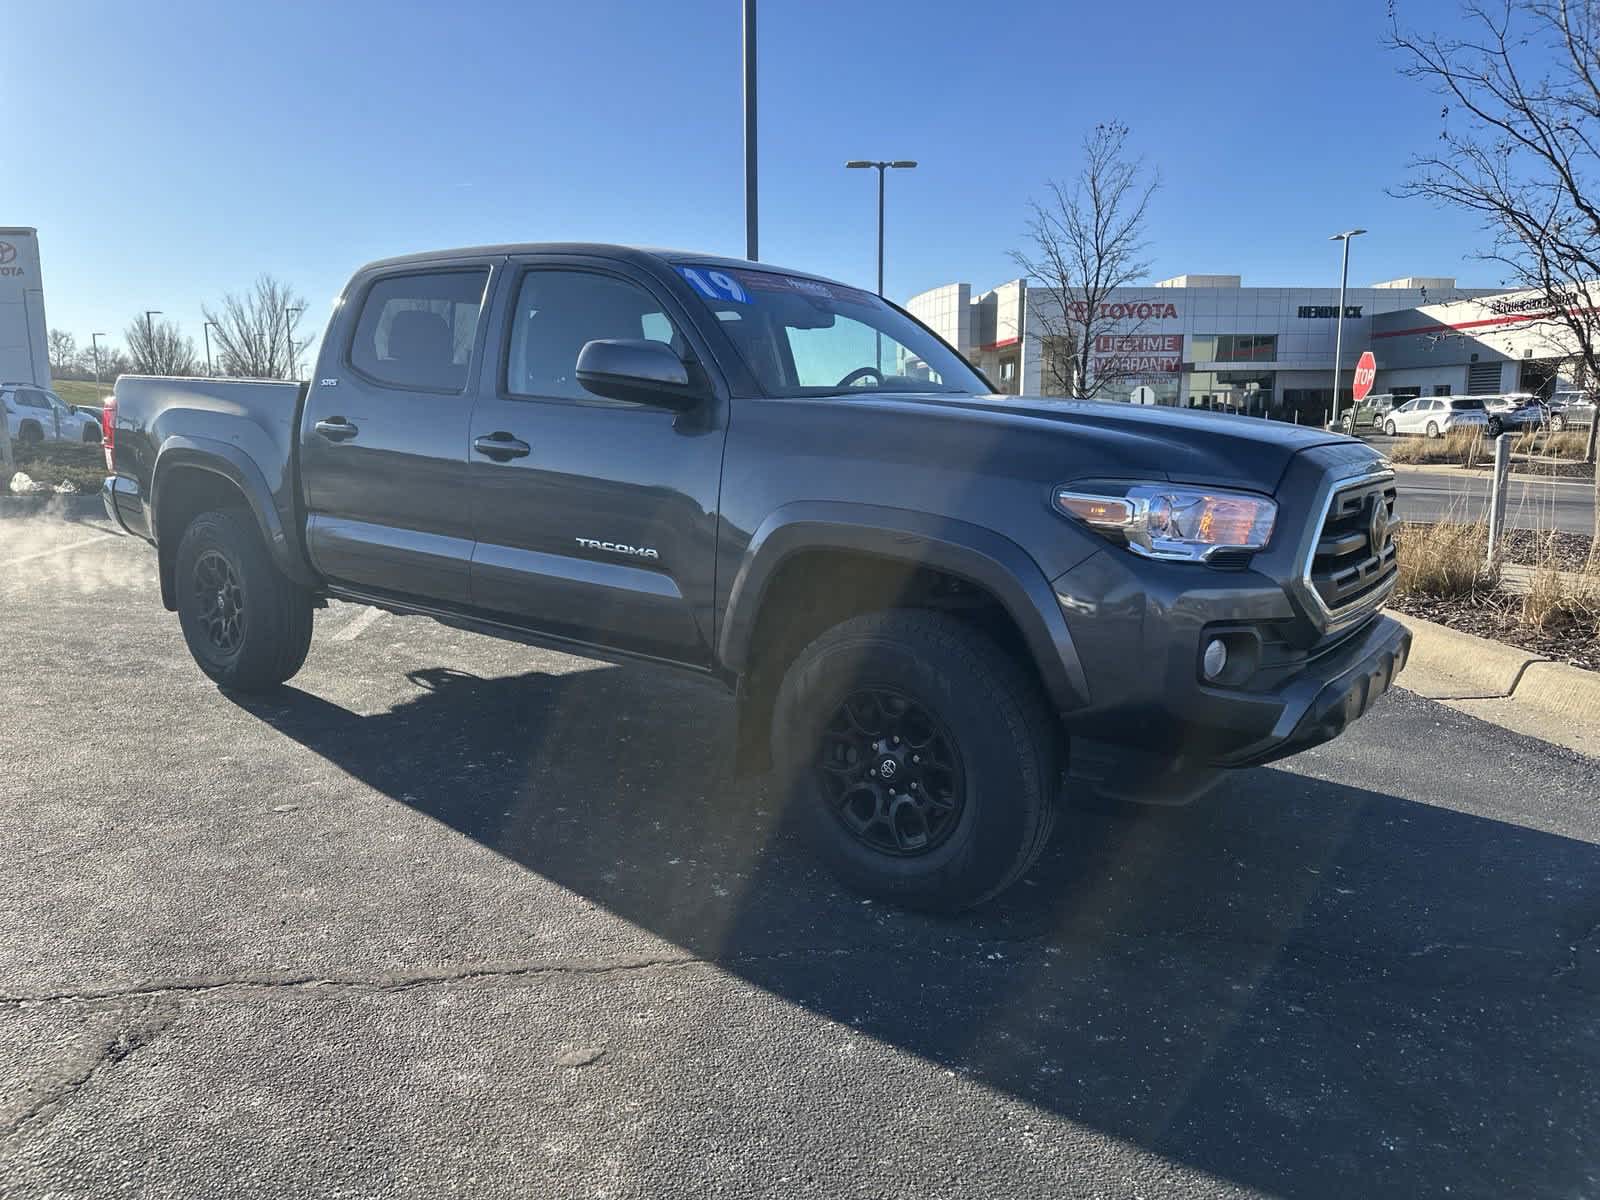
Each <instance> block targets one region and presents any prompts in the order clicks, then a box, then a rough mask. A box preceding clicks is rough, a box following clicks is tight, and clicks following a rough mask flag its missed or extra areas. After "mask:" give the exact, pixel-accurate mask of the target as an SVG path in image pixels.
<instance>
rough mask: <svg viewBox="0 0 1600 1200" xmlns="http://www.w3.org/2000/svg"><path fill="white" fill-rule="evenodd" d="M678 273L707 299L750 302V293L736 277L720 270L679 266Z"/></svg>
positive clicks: (736, 302)
mask: <svg viewBox="0 0 1600 1200" xmlns="http://www.w3.org/2000/svg"><path fill="white" fill-rule="evenodd" d="M678 274H679V275H682V276H683V277H684V278H685V279H686V280H688V281H689V286H690V287H692V288H694V290H695V291H697V292H699V293H700V294H701V295H702V296H704V297H705V298H706V299H707V300H732V301H733V302H734V303H735V304H749V303H750V293H749V292H747V291H745V290H744V288H743V287H742V286H740V284H739V281H738V280H737V279H734V278H733V277H732V276H730V275H728V274H726V273H724V272H722V271H712V270H709V269H707V268H705V267H679V268H678Z"/></svg>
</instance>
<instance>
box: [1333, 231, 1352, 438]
mask: <svg viewBox="0 0 1600 1200" xmlns="http://www.w3.org/2000/svg"><path fill="white" fill-rule="evenodd" d="M1343 257H1344V265H1343V266H1341V267H1340V268H1339V316H1338V318H1337V320H1338V325H1337V326H1336V327H1335V329H1334V332H1333V422H1334V424H1335V425H1337V424H1338V423H1339V365H1340V363H1342V362H1343V360H1344V289H1345V286H1346V285H1347V284H1348V283H1349V282H1350V239H1349V238H1345V239H1344V256H1343Z"/></svg>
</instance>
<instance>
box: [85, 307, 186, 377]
mask: <svg viewBox="0 0 1600 1200" xmlns="http://www.w3.org/2000/svg"><path fill="white" fill-rule="evenodd" d="M122 339H123V341H125V342H127V343H128V358H129V360H130V361H129V369H130V370H132V371H133V372H134V373H135V374H138V375H193V374H194V369H195V356H194V339H193V338H189V337H184V336H183V333H182V332H181V331H180V330H179V329H178V325H177V322H176V321H155V322H154V323H152V322H151V319H150V318H149V317H147V316H146V315H145V314H143V313H140V314H139V315H138V316H136V317H134V318H133V320H131V321H129V322H128V327H127V328H126V329H125V330H123V331H122ZM104 361H105V359H104V355H103V354H102V356H101V363H102V367H103V365H104Z"/></svg>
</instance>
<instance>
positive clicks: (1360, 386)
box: [1350, 350, 1378, 400]
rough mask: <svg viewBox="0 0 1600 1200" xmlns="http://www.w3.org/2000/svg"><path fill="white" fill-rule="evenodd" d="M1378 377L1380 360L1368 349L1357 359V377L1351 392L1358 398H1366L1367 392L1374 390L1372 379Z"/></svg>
mask: <svg viewBox="0 0 1600 1200" xmlns="http://www.w3.org/2000/svg"><path fill="white" fill-rule="evenodd" d="M1377 377H1378V360H1377V359H1375V358H1373V357H1372V351H1371V350H1368V351H1367V352H1366V353H1364V354H1363V355H1362V356H1361V357H1360V358H1359V359H1357V360H1356V378H1355V382H1354V383H1353V384H1352V385H1351V388H1350V394H1351V395H1352V396H1354V397H1355V398H1356V399H1357V400H1365V399H1366V398H1367V393H1368V392H1370V391H1371V390H1372V381H1373V380H1374V379H1376V378H1377Z"/></svg>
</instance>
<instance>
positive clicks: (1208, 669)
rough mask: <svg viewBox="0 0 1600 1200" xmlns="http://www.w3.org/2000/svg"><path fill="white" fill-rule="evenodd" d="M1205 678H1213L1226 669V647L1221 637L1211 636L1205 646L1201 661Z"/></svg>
mask: <svg viewBox="0 0 1600 1200" xmlns="http://www.w3.org/2000/svg"><path fill="white" fill-rule="evenodd" d="M1201 668H1202V669H1203V670H1204V671H1205V673H1206V678H1207V679H1215V678H1216V677H1217V676H1218V675H1221V674H1222V673H1223V672H1224V671H1226V670H1227V669H1228V647H1227V646H1226V645H1225V644H1224V643H1223V641H1222V639H1221V638H1212V639H1211V641H1210V642H1209V643H1208V644H1207V646H1206V656H1205V659H1204V660H1203V661H1202V663H1201Z"/></svg>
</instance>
